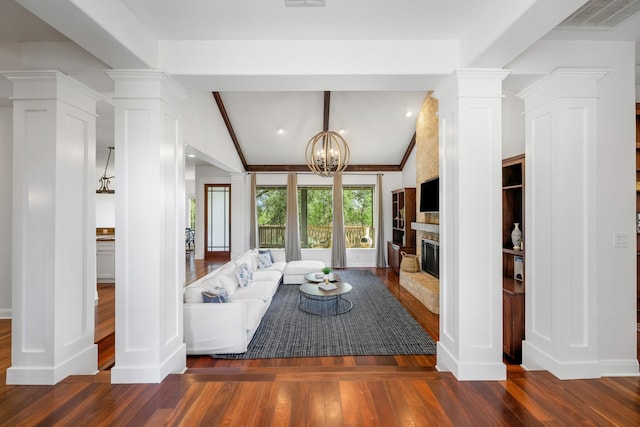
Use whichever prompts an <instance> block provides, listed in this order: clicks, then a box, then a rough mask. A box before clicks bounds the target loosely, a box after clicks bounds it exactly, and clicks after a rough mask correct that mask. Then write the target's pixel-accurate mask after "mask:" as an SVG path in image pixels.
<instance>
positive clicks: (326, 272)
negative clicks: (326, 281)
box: [322, 267, 331, 274]
mask: <svg viewBox="0 0 640 427" xmlns="http://www.w3.org/2000/svg"><path fill="white" fill-rule="evenodd" d="M322 272H323V273H324V274H329V273H331V267H324V268H323V269H322Z"/></svg>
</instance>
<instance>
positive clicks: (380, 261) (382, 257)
mask: <svg viewBox="0 0 640 427" xmlns="http://www.w3.org/2000/svg"><path fill="white" fill-rule="evenodd" d="M376 193H377V194H378V197H376V200H377V201H378V222H377V223H376V267H380V268H385V267H386V266H387V257H386V254H385V248H386V245H385V241H384V215H383V214H382V211H383V209H382V174H381V173H379V174H378V178H377V179H376Z"/></svg>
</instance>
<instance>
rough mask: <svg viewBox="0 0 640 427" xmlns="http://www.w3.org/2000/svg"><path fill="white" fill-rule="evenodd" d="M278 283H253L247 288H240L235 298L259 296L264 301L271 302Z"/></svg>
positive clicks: (236, 299) (235, 299)
mask: <svg viewBox="0 0 640 427" xmlns="http://www.w3.org/2000/svg"><path fill="white" fill-rule="evenodd" d="M277 288H278V285H277V284H274V283H273V282H256V281H254V282H253V283H251V285H250V286H247V287H246V288H238V290H237V291H236V293H235V294H234V295H233V300H234V301H238V300H240V299H247V298H258V299H260V300H262V301H269V302H271V298H272V297H273V294H274V293H275V290H277Z"/></svg>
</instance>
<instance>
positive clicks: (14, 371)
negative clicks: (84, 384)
mask: <svg viewBox="0 0 640 427" xmlns="http://www.w3.org/2000/svg"><path fill="white" fill-rule="evenodd" d="M97 373H98V346H97V345H95V344H91V345H90V346H89V347H87V348H86V349H85V350H84V351H82V352H81V353H79V354H77V355H75V356H74V357H72V358H70V359H68V360H66V361H65V362H64V363H62V364H61V365H58V366H55V367H46V366H45V367H43V366H38V367H33V366H12V367H10V368H9V369H7V385H54V384H57V383H58V382H60V381H62V380H63V379H65V378H66V377H68V376H69V375H94V374H97Z"/></svg>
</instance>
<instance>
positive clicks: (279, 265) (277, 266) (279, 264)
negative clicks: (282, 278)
mask: <svg viewBox="0 0 640 427" xmlns="http://www.w3.org/2000/svg"><path fill="white" fill-rule="evenodd" d="M286 267H287V263H286V262H284V261H276V262H274V263H273V264H271V267H269V268H264V269H262V270H260V271H279V272H280V273H282V272H284V269H285V268H286Z"/></svg>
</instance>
